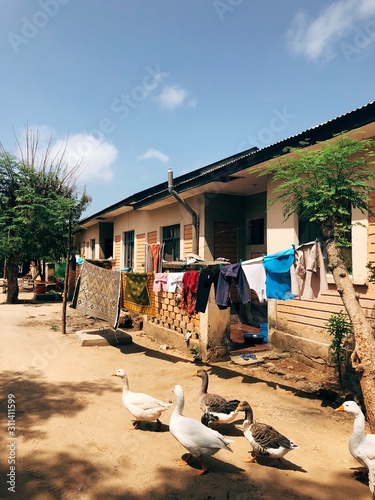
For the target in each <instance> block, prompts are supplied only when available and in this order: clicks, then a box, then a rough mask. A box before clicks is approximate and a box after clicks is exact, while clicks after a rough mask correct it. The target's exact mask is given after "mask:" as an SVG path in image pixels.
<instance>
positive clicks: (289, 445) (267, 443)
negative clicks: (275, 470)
mask: <svg viewBox="0 0 375 500" xmlns="http://www.w3.org/2000/svg"><path fill="white" fill-rule="evenodd" d="M237 410H238V411H244V412H245V420H244V422H243V433H244V436H245V438H246V439H247V440H248V441H249V443H250V444H251V447H252V452H251V455H252V458H248V457H246V458H243V461H244V462H256V457H257V456H260V457H269V458H278V459H281V458H282V457H283V456H284V455H286V454H287V453H288V452H289V451H292V450H295V449H296V448H298V446H297V445H296V444H294V443H293V442H292V441H290V440H289V439H288V438H286V437H285V436H283V435H282V434H280V433H279V432H278V431H277V430H276V429H274V428H273V427H271V426H270V425H268V424H262V423H260V422H254V418H253V410H252V408H251V406H250V405H249V403H248V402H247V401H242V402H241V403H240V404H239V405H238V407H237Z"/></svg>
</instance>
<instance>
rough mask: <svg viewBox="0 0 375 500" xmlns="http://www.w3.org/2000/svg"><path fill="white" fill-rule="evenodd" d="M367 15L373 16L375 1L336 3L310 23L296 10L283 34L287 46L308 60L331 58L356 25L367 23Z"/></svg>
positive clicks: (340, 0) (303, 13) (341, 0)
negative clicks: (337, 45)
mask: <svg viewBox="0 0 375 500" xmlns="http://www.w3.org/2000/svg"><path fill="white" fill-rule="evenodd" d="M369 15H375V2H374V0H338V1H337V2H334V3H332V4H331V5H330V6H329V7H327V8H326V9H325V10H324V11H323V12H322V13H321V14H320V16H318V17H317V18H316V19H313V20H310V19H309V18H308V16H307V15H306V13H305V12H303V11H299V12H298V13H297V14H296V15H295V16H294V19H293V21H292V23H291V26H290V28H289V30H288V31H287V33H286V39H287V47H288V49H289V50H290V51H291V52H292V53H293V54H295V55H302V56H305V57H307V58H308V59H309V60H311V61H316V60H318V59H320V58H322V59H326V60H328V59H332V58H333V57H334V56H335V48H336V44H337V43H338V42H339V41H340V40H342V39H343V38H344V37H345V36H346V35H347V34H348V31H350V30H351V29H353V28H354V26H355V24H356V23H361V22H362V23H365V22H367V21H368V16H369ZM353 34H354V32H353Z"/></svg>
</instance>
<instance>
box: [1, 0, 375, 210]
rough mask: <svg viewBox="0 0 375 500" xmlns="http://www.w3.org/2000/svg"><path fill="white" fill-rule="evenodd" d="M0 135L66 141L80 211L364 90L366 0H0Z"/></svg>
mask: <svg viewBox="0 0 375 500" xmlns="http://www.w3.org/2000/svg"><path fill="white" fill-rule="evenodd" d="M0 8H1V17H0V37H1V44H0V57H1V69H2V71H1V93H0V109H1V120H0V142H1V143H2V145H3V146H4V148H5V149H6V150H7V151H10V152H12V153H15V152H16V140H15V136H16V137H17V138H18V139H19V141H20V142H21V143H22V137H23V134H24V130H25V126H26V125H28V127H29V128H31V129H32V130H33V131H37V132H38V133H39V134H40V144H41V145H42V146H43V145H44V144H46V142H45V141H48V140H49V139H50V138H52V146H53V148H56V150H57V149H58V148H59V147H60V148H61V146H62V145H63V144H65V143H66V141H67V151H66V156H65V158H66V161H67V163H68V165H72V164H76V163H77V161H81V162H82V163H81V173H80V176H79V178H78V184H79V185H80V186H83V185H85V186H86V190H87V192H88V194H89V195H91V196H92V203H91V205H90V206H89V208H88V209H87V210H86V212H85V214H84V216H89V215H92V214H94V213H96V212H98V211H100V210H102V209H104V208H106V207H108V206H109V205H112V204H114V203H116V202H118V201H120V200H122V199H124V198H126V197H128V196H130V195H132V194H134V193H137V192H139V191H142V190H143V189H147V188H149V187H152V186H153V185H155V184H158V183H160V182H164V181H166V180H167V170H168V168H169V167H172V168H173V171H174V176H175V177H177V176H179V175H181V174H183V173H186V172H189V171H191V170H194V169H196V168H199V167H201V166H205V165H208V164H210V163H212V162H214V161H218V160H221V159H223V158H226V157H228V156H231V155H233V154H235V153H238V152H239V151H242V150H246V149H249V148H251V147H253V146H258V147H264V146H266V145H268V144H272V143H274V142H277V141H279V140H282V139H284V138H286V137H289V136H291V135H293V134H296V133H298V132H301V131H303V130H305V129H307V128H309V127H312V126H315V125H318V124H320V123H323V122H325V121H327V120H330V119H332V118H335V117H336V116H339V115H341V114H344V113H346V112H348V111H351V110H353V109H356V108H357V107H360V106H362V105H364V104H366V103H368V102H370V101H373V100H374V89H375V85H374V83H375V82H374V80H375V78H374V77H375V1H374V0H336V1H335V2H333V1H327V0H315V1H314V2H301V1H300V0H267V1H265V0H180V1H176V0H0Z"/></svg>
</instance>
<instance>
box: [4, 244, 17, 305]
mask: <svg viewBox="0 0 375 500" xmlns="http://www.w3.org/2000/svg"><path fill="white" fill-rule="evenodd" d="M19 261H20V258H19V255H18V254H13V255H11V256H10V257H9V259H7V261H6V277H7V304H14V303H15V302H17V300H18V293H19V288H18V263H19Z"/></svg>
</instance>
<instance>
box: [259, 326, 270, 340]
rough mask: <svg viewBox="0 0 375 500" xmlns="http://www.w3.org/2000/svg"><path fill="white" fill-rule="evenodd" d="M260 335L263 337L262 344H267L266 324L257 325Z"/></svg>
mask: <svg viewBox="0 0 375 500" xmlns="http://www.w3.org/2000/svg"><path fill="white" fill-rule="evenodd" d="M259 328H260V333H261V335H263V344H266V343H267V342H268V323H260V324H259Z"/></svg>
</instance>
